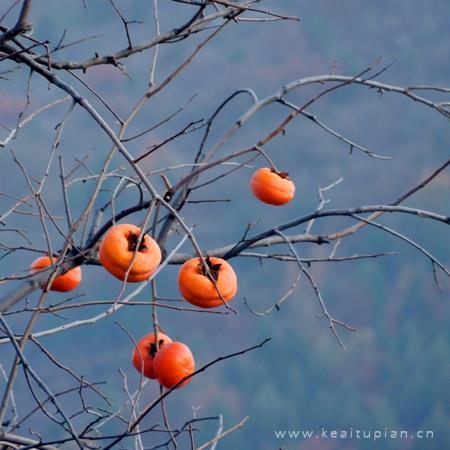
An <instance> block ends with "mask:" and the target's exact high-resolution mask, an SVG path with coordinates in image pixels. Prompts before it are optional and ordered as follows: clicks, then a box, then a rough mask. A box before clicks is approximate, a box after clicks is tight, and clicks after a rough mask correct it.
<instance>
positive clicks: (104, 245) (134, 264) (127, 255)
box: [99, 223, 161, 283]
mask: <svg viewBox="0 0 450 450" xmlns="http://www.w3.org/2000/svg"><path fill="white" fill-rule="evenodd" d="M140 234H141V229H140V228H139V227H137V226H135V225H131V224H126V223H124V224H120V225H115V226H113V227H112V228H110V229H109V231H108V232H107V233H106V235H105V237H104V238H103V240H102V242H101V243H100V249H99V259H100V262H101V263H102V265H103V267H104V268H105V269H106V270H107V271H108V272H109V273H111V274H112V275H114V276H115V277H116V278H118V279H119V280H122V281H123V280H124V279H125V275H126V274H127V272H128V271H129V273H128V278H127V281H130V282H132V283H136V282H139V281H144V280H146V279H147V278H149V277H150V276H151V275H152V274H153V273H154V272H155V270H156V269H157V268H158V266H159V263H160V262H161V250H160V249H159V246H158V244H157V243H156V241H155V240H154V239H152V238H151V237H150V236H149V235H147V234H144V235H143V236H142V240H141V242H140V243H139V236H140ZM130 266H131V268H130Z"/></svg>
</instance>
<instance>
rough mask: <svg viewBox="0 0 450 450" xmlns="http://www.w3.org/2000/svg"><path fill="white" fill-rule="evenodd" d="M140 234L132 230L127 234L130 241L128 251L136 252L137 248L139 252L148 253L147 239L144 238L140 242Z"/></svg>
mask: <svg viewBox="0 0 450 450" xmlns="http://www.w3.org/2000/svg"><path fill="white" fill-rule="evenodd" d="M139 236H140V235H139V234H137V233H133V232H132V231H130V232H129V233H128V236H127V241H128V251H130V252H135V251H136V250H137V251H138V252H142V253H146V252H147V251H148V247H147V245H146V244H145V239H144V238H142V241H141V243H139ZM138 244H139V247H138Z"/></svg>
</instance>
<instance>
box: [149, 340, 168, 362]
mask: <svg viewBox="0 0 450 450" xmlns="http://www.w3.org/2000/svg"><path fill="white" fill-rule="evenodd" d="M163 345H164V339H159V340H158V346H156V344H155V343H154V342H152V343H151V344H150V348H149V350H148V353H149V355H150V356H151V357H152V358H154V357H155V355H156V353H158V350H161V347H162V346H163Z"/></svg>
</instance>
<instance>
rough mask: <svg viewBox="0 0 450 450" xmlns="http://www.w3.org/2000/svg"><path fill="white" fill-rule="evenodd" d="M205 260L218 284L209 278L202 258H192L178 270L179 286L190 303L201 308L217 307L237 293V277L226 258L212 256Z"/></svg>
mask: <svg viewBox="0 0 450 450" xmlns="http://www.w3.org/2000/svg"><path fill="white" fill-rule="evenodd" d="M205 261H206V264H207V265H208V268H209V271H210V273H211V275H212V277H213V278H214V280H215V282H216V284H214V283H213V282H212V281H211V279H210V278H209V276H208V274H207V272H206V270H205V267H204V266H203V264H202V262H201V260H200V258H192V259H189V260H188V261H186V262H185V263H184V264H183V265H182V266H181V268H180V271H179V272H178V288H179V290H180V293H181V295H182V296H183V298H184V299H185V300H186V301H188V302H189V303H191V304H193V305H195V306H199V307H200V308H215V307H216V306H220V305H222V304H223V303H224V302H229V301H230V300H232V299H233V297H234V296H235V295H236V292H237V277H236V274H235V272H234V270H233V268H232V267H231V266H230V264H228V263H227V262H226V261H225V260H224V259H221V258H216V257H213V256H210V257H207V258H206V260H205ZM219 292H220V295H219ZM221 297H222V298H221Z"/></svg>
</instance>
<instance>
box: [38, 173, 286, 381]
mask: <svg viewBox="0 0 450 450" xmlns="http://www.w3.org/2000/svg"><path fill="white" fill-rule="evenodd" d="M250 188H251V190H252V192H253V194H254V195H255V197H256V198H258V199H259V200H261V201H262V202H264V203H268V204H271V205H284V204H286V203H288V202H290V201H291V200H292V198H293V197H294V193H295V185H294V183H293V182H292V181H291V180H290V179H289V177H288V174H287V173H286V172H278V171H277V170H275V169H273V168H261V169H258V170H257V171H256V172H255V173H254V174H253V176H252V178H251V181H250ZM98 257H99V260H100V263H101V264H102V266H103V267H104V268H105V269H106V270H107V271H108V272H109V273H111V274H112V275H113V276H115V277H116V278H118V279H119V280H121V281H126V282H131V283H136V282H141V281H145V280H148V279H149V278H150V277H151V276H152V275H153V274H154V273H155V272H156V270H157V269H158V266H159V264H160V263H161V250H160V248H159V246H158V244H157V242H156V241H155V240H154V239H153V238H151V237H150V236H149V235H147V234H145V233H142V230H141V229H140V228H139V227H137V226H135V225H131V224H119V225H114V226H112V227H111V228H110V229H109V230H108V231H107V233H106V234H105V236H104V238H103V239H102V241H101V243H100V247H99V253H98ZM53 262H54V259H53V257H49V256H42V257H40V258H38V259H36V260H35V261H34V262H33V263H32V265H31V272H32V273H36V272H38V271H41V270H43V269H45V268H47V267H49V266H51V265H52V264H53ZM80 283H81V268H80V267H75V268H73V269H70V270H68V271H67V272H66V273H64V274H62V275H58V276H56V277H55V278H54V280H53V281H52V283H51V285H50V290H52V291H59V292H68V291H71V290H73V289H75V288H76V287H77V286H78V285H79V284H80ZM178 288H179V290H180V293H181V295H182V297H183V298H184V299H185V300H186V301H187V302H189V303H191V304H193V305H195V306H197V307H200V308H215V307H217V306H220V305H224V304H226V303H227V302H229V301H230V300H232V299H233V297H234V296H235V295H236V292H237V277H236V274H235V272H234V270H233V268H232V267H231V265H230V264H229V263H228V262H227V261H225V260H224V259H221V258H216V257H213V256H208V257H207V258H204V259H203V258H199V257H196V258H191V259H189V260H188V261H186V262H185V263H184V264H183V265H182V266H181V268H180V270H179V273H178ZM155 331H156V332H155V333H153V332H152V333H149V334H147V335H145V336H144V337H142V338H141V339H140V340H139V341H138V342H137V345H136V346H135V348H134V350H133V354H132V362H133V365H134V367H135V368H136V369H137V370H138V371H139V372H140V373H141V374H142V375H143V376H145V377H147V378H153V379H157V380H158V381H159V383H160V384H161V385H163V386H164V387H166V388H168V389H171V388H173V387H180V386H182V385H184V384H186V383H187V382H188V381H189V380H190V376H191V375H192V373H193V372H194V371H195V362H194V357H193V356H192V353H191V350H190V349H189V347H188V346H187V345H185V344H183V343H182V342H174V341H172V340H171V339H170V337H168V336H166V335H165V334H164V333H163V332H161V331H159V330H155Z"/></svg>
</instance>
